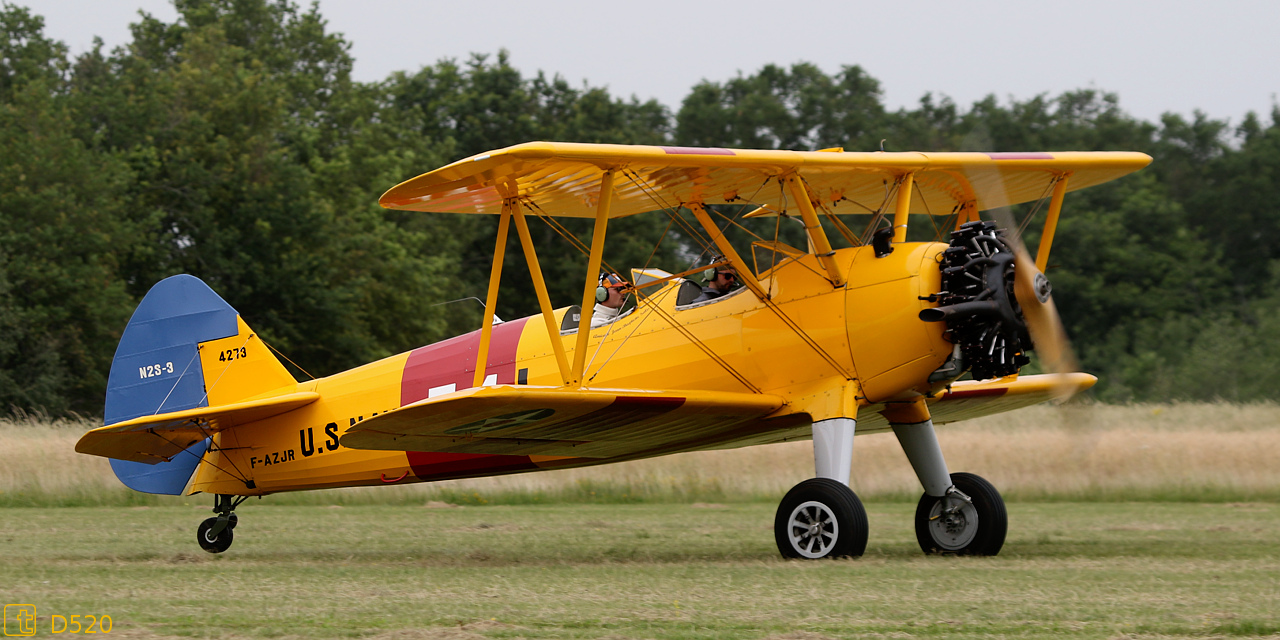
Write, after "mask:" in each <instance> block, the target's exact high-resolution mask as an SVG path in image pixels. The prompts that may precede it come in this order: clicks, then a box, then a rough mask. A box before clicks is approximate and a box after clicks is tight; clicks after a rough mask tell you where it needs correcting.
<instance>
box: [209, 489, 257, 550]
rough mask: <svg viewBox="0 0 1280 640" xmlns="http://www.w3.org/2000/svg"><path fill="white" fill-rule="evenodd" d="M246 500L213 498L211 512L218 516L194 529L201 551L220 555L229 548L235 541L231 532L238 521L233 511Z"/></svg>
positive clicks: (226, 496)
mask: <svg viewBox="0 0 1280 640" xmlns="http://www.w3.org/2000/svg"><path fill="white" fill-rule="evenodd" d="M248 499H249V497H248V496H240V497H239V498H237V497H236V496H228V495H221V494H218V495H215V496H213V512H214V513H216V514H218V515H217V516H216V517H213V518H208V519H206V520H205V521H204V522H201V523H200V526H199V527H197V528H196V542H198V543H200V548H201V549H204V550H205V551H208V552H209V553H222V552H223V551H226V550H227V549H229V548H231V541H232V540H234V539H235V536H234V535H233V534H232V530H234V529H235V528H236V523H238V522H239V521H240V519H239V518H238V517H236V513H235V509H236V507H238V506H240V503H242V502H244V501H245V500H248Z"/></svg>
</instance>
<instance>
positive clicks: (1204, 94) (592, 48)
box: [6, 0, 1280, 123]
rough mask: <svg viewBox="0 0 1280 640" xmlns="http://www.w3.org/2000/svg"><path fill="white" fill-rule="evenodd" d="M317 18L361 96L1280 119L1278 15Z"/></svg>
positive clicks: (969, 7)
mask: <svg viewBox="0 0 1280 640" xmlns="http://www.w3.org/2000/svg"><path fill="white" fill-rule="evenodd" d="M6 1H9V2H16V3H18V4H26V5H27V6H30V7H31V8H32V9H34V10H35V12H36V13H39V14H41V15H43V16H44V17H45V19H46V34H47V35H49V36H51V37H53V38H56V39H59V40H62V41H64V42H66V43H67V44H68V45H69V46H70V47H71V50H72V52H73V53H79V52H82V51H84V50H86V49H88V48H89V46H90V44H91V42H92V40H93V37H94V36H95V35H96V36H100V37H102V39H103V40H104V41H105V42H106V43H107V45H108V47H112V46H116V45H119V44H123V43H125V42H127V41H128V40H129V31H128V25H129V23H131V22H134V21H136V20H137V15H138V11H139V9H141V10H144V11H147V12H149V13H151V14H153V15H155V16H157V17H159V18H161V19H164V20H165V21H172V20H174V19H176V17H177V14H176V12H175V11H174V10H173V8H172V6H170V3H169V2H168V0H6ZM300 4H303V5H304V6H306V3H305V2H302V3H300ZM320 10H321V13H322V14H323V15H324V16H325V17H326V18H327V19H328V20H329V27H330V29H331V30H332V31H337V32H341V33H343V34H344V35H345V37H346V39H347V40H348V41H349V42H351V44H352V49H351V52H352V55H353V56H354V57H355V78H356V79H357V80H362V81H372V80H380V79H383V78H385V77H386V76H387V75H388V74H390V73H391V72H392V71H395V70H399V69H403V70H411V71H412V70H416V69H418V68H419V67H421V66H423V65H427V64H432V63H434V62H436V61H438V60H440V59H442V58H457V59H459V60H465V59H466V58H467V57H468V55H469V54H470V53H472V52H482V53H484V52H487V53H493V52H496V51H497V50H498V49H500V48H506V49H508V50H509V51H510V52H511V60H512V63H513V64H514V65H515V66H516V67H517V68H519V69H520V70H521V71H522V72H523V73H524V74H525V75H526V76H530V75H533V74H534V73H535V72H536V71H538V70H543V71H546V72H548V73H549V74H552V73H558V74H560V75H561V76H563V77H564V78H566V79H567V80H569V81H570V82H572V83H574V84H575V85H580V84H581V83H582V82H583V81H586V82H588V83H589V84H590V85H592V86H604V87H607V88H608V89H609V90H610V92H611V93H612V94H613V95H615V96H620V97H629V96H631V95H635V96H637V97H639V98H641V99H642V100H643V99H649V98H656V99H658V100H659V101H660V102H663V103H665V104H667V105H668V106H670V107H672V108H673V109H674V108H678V107H679V103H680V100H681V99H683V97H684V96H685V95H686V94H687V93H688V91H689V89H690V87H692V86H693V85H694V84H696V83H697V82H699V81H700V80H703V79H707V80H713V81H723V80H727V79H729V78H732V77H734V76H735V75H737V74H738V73H740V72H741V73H743V74H750V73H753V72H754V71H756V70H758V69H759V68H760V67H761V66H763V65H765V64H768V63H776V64H782V65H790V64H791V63H794V62H800V61H806V62H813V63H816V64H817V65H818V66H820V67H821V68H822V69H823V70H824V71H826V72H827V73H834V72H836V71H838V70H839V69H840V67H841V66H842V65H851V64H857V65H861V66H862V67H863V68H864V69H865V70H866V71H867V72H868V73H870V74H871V75H872V76H873V77H875V78H876V79H878V80H880V82H881V87H882V89H883V90H884V101H885V103H886V105H887V106H888V107H889V108H891V109H896V108H898V107H914V106H915V105H916V104H917V103H918V101H919V99H920V97H921V96H922V95H924V94H925V93H926V92H930V91H932V92H934V93H935V94H945V95H947V96H950V97H951V98H952V99H954V100H955V101H956V102H957V103H959V104H960V105H962V106H964V107H967V106H968V105H969V104H971V103H972V102H973V101H975V100H978V99H980V98H982V97H983V96H985V95H988V94H995V95H996V96H998V97H999V98H1001V100H1007V99H1008V98H1010V97H1013V98H1017V99H1020V100H1022V99H1026V98H1030V97H1032V96H1034V95H1036V94H1039V93H1045V92H1047V93H1049V94H1051V95H1056V94H1058V93H1060V92H1062V91H1065V90H1070V89H1078V88H1097V89H1102V90H1106V91H1114V92H1116V93H1118V94H1119V95H1120V104H1121V106H1122V107H1123V108H1124V109H1125V110H1126V111H1128V112H1129V113H1131V114H1133V115H1135V116H1137V117H1140V118H1144V119H1148V120H1156V119H1158V118H1159V116H1160V114H1161V113H1163V112H1166V111H1173V112H1177V113H1182V114H1190V113H1191V112H1192V111H1193V110H1195V109H1200V110H1202V111H1205V112H1207V113H1208V114H1209V115H1210V116H1212V117H1215V118H1229V119H1230V120H1231V121H1232V122H1233V123H1237V122H1239V120H1240V118H1241V117H1242V116H1243V115H1244V113H1245V112H1247V111H1250V110H1253V111H1257V112H1259V114H1260V115H1269V114H1270V111H1271V108H1272V105H1273V104H1274V103H1275V101H1276V95H1277V93H1278V92H1280V35H1278V34H1277V33H1276V31H1277V29H1278V28H1280V2H1276V1H1274V0H1272V1H1262V0H1218V1H1216V2H1212V3H1210V2H1192V1H1189V0H1158V1H1154V0H1153V1H1126V0H1105V1H1104V0H1073V1H1072V2H1069V3H1042V2H1031V1H1025V0H1024V1H1021V2H1011V1H1010V2H997V1H994V0H983V1H975V0H969V1H964V2H955V1H952V2H941V1H938V2H933V1H917V2H911V3H907V2H896V1H885V0H881V1H880V2H855V1H852V0H785V1H776V0H775V1H772V2H761V1H758V0H736V1H733V2H711V1H699V0H644V1H643V2H609V3H603V2H578V1H570V0H534V1H530V0H520V1H508V0H488V1H487V2H483V3H479V2H465V1H464V2H447V3H446V2H439V1H436V2H427V1H423V0H418V1H413V0H360V1H351V0H321V1H320Z"/></svg>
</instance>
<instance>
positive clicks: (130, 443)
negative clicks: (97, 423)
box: [76, 391, 320, 464]
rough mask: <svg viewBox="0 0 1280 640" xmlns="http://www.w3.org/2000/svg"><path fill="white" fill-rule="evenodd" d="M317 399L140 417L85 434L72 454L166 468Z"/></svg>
mask: <svg viewBox="0 0 1280 640" xmlns="http://www.w3.org/2000/svg"><path fill="white" fill-rule="evenodd" d="M319 398H320V394H318V393H316V392H314V391H300V392H296V393H287V394H284V395H279V396H274V397H271V398H262V399H259V400H249V401H246V402H237V403H234V404H224V405H218V406H214V407H197V408H194V409H185V410H183V411H174V412H171V413H161V414H157V415H153V416H142V417H140V418H134V419H132V420H126V421H124V422H117V423H115V424H112V425H108V426H105V427H98V428H97V429H94V430H93V431H90V432H89V433H86V434H84V436H83V437H81V438H80V441H79V442H77V443H76V451H78V452H80V453H88V454H92V455H95V456H104V457H107V458H114V459H117V460H129V461H131V462H142V463H146V464H158V463H161V462H167V461H168V460H169V459H171V458H172V457H173V456H175V455H178V454H179V453H181V452H182V451H184V450H185V449H187V448H188V447H191V446H192V445H194V444H196V443H198V442H200V441H201V440H204V439H205V438H207V437H209V436H210V435H212V434H214V433H217V432H218V431H222V430H223V429H229V428H231V427H234V426H237V425H241V424H248V423H250V422H256V421H258V420H264V419H266V418H270V417H272V416H277V415H280V414H282V413H286V412H288V411H293V410H294V409H297V408H298V407H302V406H305V405H308V404H311V403H312V402H315V401H316V400H317V399H319Z"/></svg>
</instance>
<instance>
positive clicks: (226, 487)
mask: <svg viewBox="0 0 1280 640" xmlns="http://www.w3.org/2000/svg"><path fill="white" fill-rule="evenodd" d="M945 248H946V245H945V244H940V243H905V244H898V245H895V251H894V252H893V253H891V254H890V255H888V256H885V257H882V258H877V257H875V255H874V253H873V252H872V250H871V248H870V247H856V248H850V249H842V250H839V251H837V252H836V253H835V256H834V257H835V259H836V261H837V262H838V264H839V265H840V268H841V271H842V272H843V273H845V274H848V282H847V283H846V284H845V285H844V286H843V287H839V288H836V287H833V286H832V285H831V283H830V281H829V280H828V279H827V278H826V272H824V270H823V268H822V266H821V265H820V264H819V263H818V259H817V258H816V257H815V256H813V255H804V256H801V257H798V258H794V259H789V260H786V261H784V262H782V263H781V264H780V265H779V266H777V267H776V268H774V269H771V270H769V271H766V272H764V273H762V274H761V276H760V278H759V280H760V283H761V285H762V286H763V287H764V288H765V289H766V290H767V291H768V292H769V294H770V296H769V301H768V302H765V301H762V300H760V299H758V298H757V297H756V296H754V295H752V293H751V292H750V291H746V290H738V291H735V292H733V293H730V294H729V295H726V296H724V297H722V298H720V299H717V300H715V301H713V302H709V303H702V304H698V305H688V306H685V307H682V308H676V292H677V289H678V288H679V283H674V282H673V283H668V284H666V285H665V286H663V287H662V288H660V289H658V290H656V291H652V292H650V293H649V294H648V295H647V296H646V297H645V298H644V299H643V300H642V301H641V302H640V304H638V305H637V307H636V308H635V309H634V310H632V311H631V312H630V313H628V314H625V315H624V316H622V317H621V318H619V319H618V320H616V321H615V322H613V323H612V324H610V325H606V326H603V327H600V328H597V329H593V330H592V331H591V334H590V339H589V341H588V344H587V354H586V362H587V366H586V369H585V375H584V382H583V386H585V387H591V388H624V389H652V390H680V389H688V390H708V391H731V392H762V393H770V394H775V395H778V396H781V397H783V398H785V399H786V405H785V406H783V408H782V409H781V410H779V412H778V413H777V414H776V415H775V416H773V417H781V416H788V415H790V416H794V417H795V418H796V419H795V420H791V421H790V422H787V421H779V424H790V425H791V427H790V428H789V429H790V430H789V431H786V432H778V433H774V434H770V436H769V437H766V438H761V437H760V436H759V435H758V434H757V435H756V436H753V437H752V438H745V439H743V440H742V441H738V442H733V443H730V444H729V445H728V446H742V445H747V444H757V443H761V442H771V441H773V442H776V441H780V440H783V439H788V438H797V437H805V436H807V424H808V422H810V421H813V420H822V419H826V418H831V417H854V415H856V412H857V410H858V407H866V406H867V405H874V404H877V403H883V402H884V401H887V400H897V399H909V398H910V397H912V396H919V395H920V394H921V393H923V392H925V391H927V378H928V376H929V374H930V373H931V372H933V371H934V370H935V369H937V368H938V367H939V366H940V365H941V364H942V363H943V361H944V360H945V359H946V357H947V356H948V355H949V354H950V353H951V351H952V345H951V344H950V343H949V342H947V341H945V340H944V339H943V336H942V331H943V327H942V326H941V323H932V324H930V323H925V322H922V321H920V320H919V319H918V317H917V314H918V313H919V311H920V310H921V309H923V308H925V307H927V306H928V304H927V303H926V302H924V301H922V300H920V297H921V296H925V295H928V294H930V293H933V292H936V291H938V288H939V285H940V275H939V271H938V267H937V259H938V256H939V254H940V253H941V251H942V250H943V249H945ZM564 313H565V310H564V309H561V310H559V311H557V312H556V314H557V320H559V319H560V317H561V316H563V314H564ZM576 337H577V336H576V333H574V332H571V333H567V334H562V335H556V336H549V335H548V333H547V331H546V327H545V324H544V323H543V322H542V321H541V320H539V319H538V318H536V317H535V318H532V319H530V318H523V319H520V320H515V321H511V322H507V323H504V324H502V325H499V326H497V327H495V328H494V332H493V338H492V341H491V345H490V349H489V354H488V358H487V360H488V362H487V366H486V367H485V373H486V375H487V377H488V378H489V380H487V383H489V384H528V385H539V386H552V387H555V386H561V385H563V384H564V382H565V381H564V380H563V378H562V374H561V371H560V369H559V367H558V365H557V360H556V357H555V352H554V350H553V348H552V343H551V340H559V341H561V343H562V344H563V347H564V349H565V350H566V352H568V354H569V358H570V359H572V357H573V350H574V348H575V342H576ZM478 341H479V332H475V333H472V334H468V335H465V336H459V337H457V338H453V339H451V340H446V341H444V342H441V343H437V344H434V345H429V346H427V347H422V348H420V349H416V350H414V351H411V352H408V353H402V354H399V355H395V356H392V357H389V358H385V359H383V360H379V361H377V362H373V363H370V364H367V365H364V366H362V367H358V368H356V369H352V370H350V371H345V372H343V373H339V374H336V375H333V376H329V377H327V378H321V379H318V380H312V381H309V382H305V383H301V384H299V385H298V390H299V391H315V392H317V393H319V394H320V399H319V400H317V401H316V402H313V403H312V404H309V405H307V406H305V407H302V408H300V409H297V410H295V411H291V412H289V413H287V414H283V415H280V416H276V417H274V418H268V419H266V420H262V421H259V422H256V423H253V424H248V425H244V426H239V427H233V428H231V429H228V430H226V431H223V432H220V433H219V434H217V435H216V436H215V445H216V446H215V447H214V450H213V451H211V452H210V453H208V454H207V456H208V458H207V460H208V462H210V464H206V465H201V466H200V468H199V471H198V473H197V475H196V477H195V478H194V480H193V482H192V486H191V488H190V490H191V491H192V492H201V491H202V492H207V493H219V494H233V495H262V494H267V493H274V492H279V491H296V490H305V489H317V488H326V487H344V486H361V485H380V484H392V483H398V482H416V481H429V480H441V479H449V478H460V477H471V476H481V475H493V474H499V473H515V472H521V471H532V470H537V469H546V468H562V467H565V466H578V465H587V464H600V463H603V462H610V461H613V460H612V459H599V458H592V459H586V458H562V457H549V456H506V455H481V454H457V453H453V454H444V453H431V452H421V453H418V452H408V453H405V452H394V451H370V450H359V449H351V448H347V447H343V446H341V445H340V444H339V439H340V438H341V436H342V435H343V434H344V433H345V432H346V430H347V429H348V428H349V427H350V426H352V425H354V424H355V423H357V422H360V421H362V420H364V419H367V418H370V417H372V416H374V415H377V414H380V413H383V412H386V411H389V410H392V409H396V408H399V407H401V406H404V405H407V404H411V403H413V402H416V401H419V400H422V399H425V398H427V397H434V396H436V395H440V394H444V393H449V392H451V391H454V390H462V389H464V388H467V387H470V386H471V384H472V380H473V379H474V373H475V358H476V356H475V353H476V345H477V343H478ZM216 396H217V394H216V393H212V392H211V393H210V398H209V399H210V402H211V403H216V402H217V400H218V398H217V397H216ZM860 429H861V427H860ZM715 446H720V447H723V446H726V445H725V444H724V443H723V442H722V443H717V444H716V445H715ZM699 448H706V447H702V446H698V444H697V443H694V444H691V445H690V446H689V447H688V449H690V450H692V449H699ZM621 459H625V458H621ZM233 470H234V471H238V473H239V474H242V475H243V476H245V477H246V478H247V479H250V480H252V484H253V487H252V488H248V487H247V486H246V483H245V482H243V481H242V480H240V479H238V478H237V477H236V474H234V473H232V471H233Z"/></svg>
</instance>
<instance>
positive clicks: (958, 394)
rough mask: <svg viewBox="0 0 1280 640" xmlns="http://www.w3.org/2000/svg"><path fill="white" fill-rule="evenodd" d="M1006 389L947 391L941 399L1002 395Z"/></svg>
mask: <svg viewBox="0 0 1280 640" xmlns="http://www.w3.org/2000/svg"><path fill="white" fill-rule="evenodd" d="M1006 391H1008V389H1007V388H1004V387H998V388H994V389H961V390H959V391H948V392H947V393H944V394H942V399H943V400H964V399H965V398H988V397H991V396H1002V395H1004V394H1005V392H1006Z"/></svg>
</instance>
